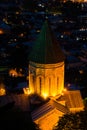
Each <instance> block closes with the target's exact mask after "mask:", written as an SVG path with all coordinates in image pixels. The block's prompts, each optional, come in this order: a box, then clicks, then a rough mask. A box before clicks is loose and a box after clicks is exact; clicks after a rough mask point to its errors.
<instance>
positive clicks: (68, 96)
mask: <svg viewBox="0 0 87 130" xmlns="http://www.w3.org/2000/svg"><path fill="white" fill-rule="evenodd" d="M64 96H65V100H66V104H67V106H68V107H69V108H84V105H83V101H82V97H81V94H80V91H79V90H73V91H67V92H66V93H65V94H64Z"/></svg>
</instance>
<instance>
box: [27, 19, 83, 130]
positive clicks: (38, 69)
mask: <svg viewBox="0 0 87 130" xmlns="http://www.w3.org/2000/svg"><path fill="white" fill-rule="evenodd" d="M29 58H30V62H29V89H30V93H33V94H38V95H40V96H44V97H45V98H46V97H49V100H48V101H47V102H45V103H44V104H43V105H41V106H39V107H38V108H37V109H35V110H34V111H32V113H31V115H32V119H33V121H34V122H35V123H36V124H38V125H39V127H40V128H41V130H52V129H53V127H54V126H55V125H56V123H57V122H58V120H59V118H60V117H61V116H63V114H67V113H70V112H77V111H82V110H84V105H83V101H82V97H81V94H80V91H79V90H78V91H65V90H64V59H65V57H64V54H63V52H62V50H61V49H60V46H59V42H58V41H57V40H56V38H55V37H54V34H53V32H52V30H51V28H50V26H49V23H48V21H45V22H44V24H43V27H42V30H41V32H40V34H39V37H38V39H37V40H36V42H35V44H34V46H33V48H32V51H31V54H30V57H29ZM33 102H34V103H35V101H33Z"/></svg>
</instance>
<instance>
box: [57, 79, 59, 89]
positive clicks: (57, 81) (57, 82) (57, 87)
mask: <svg viewBox="0 0 87 130" xmlns="http://www.w3.org/2000/svg"><path fill="white" fill-rule="evenodd" d="M58 86H59V78H58V77H57V90H58Z"/></svg>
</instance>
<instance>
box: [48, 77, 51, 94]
mask: <svg viewBox="0 0 87 130" xmlns="http://www.w3.org/2000/svg"><path fill="white" fill-rule="evenodd" d="M48 91H49V95H50V94H51V78H49V90H48Z"/></svg>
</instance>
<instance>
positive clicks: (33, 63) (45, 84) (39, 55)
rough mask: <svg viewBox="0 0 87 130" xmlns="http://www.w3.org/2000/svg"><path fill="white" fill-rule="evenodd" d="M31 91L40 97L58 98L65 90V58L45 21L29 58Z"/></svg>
mask: <svg viewBox="0 0 87 130" xmlns="http://www.w3.org/2000/svg"><path fill="white" fill-rule="evenodd" d="M29 60H30V62H29V89H30V92H31V93H36V94H39V95H40V96H44V97H45V98H46V97H49V96H57V95H58V94H60V93H62V91H63V89H64V60H65V56H64V54H63V52H62V50H61V48H60V46H59V42H58V41H57V39H56V38H55V36H54V35H53V32H52V30H51V27H50V26H49V24H48V21H45V22H44V24H43V26H42V29H41V32H40V34H39V37H38V39H37V40H36V42H35V43H34V46H33V48H32V51H31V53H30V56H29Z"/></svg>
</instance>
